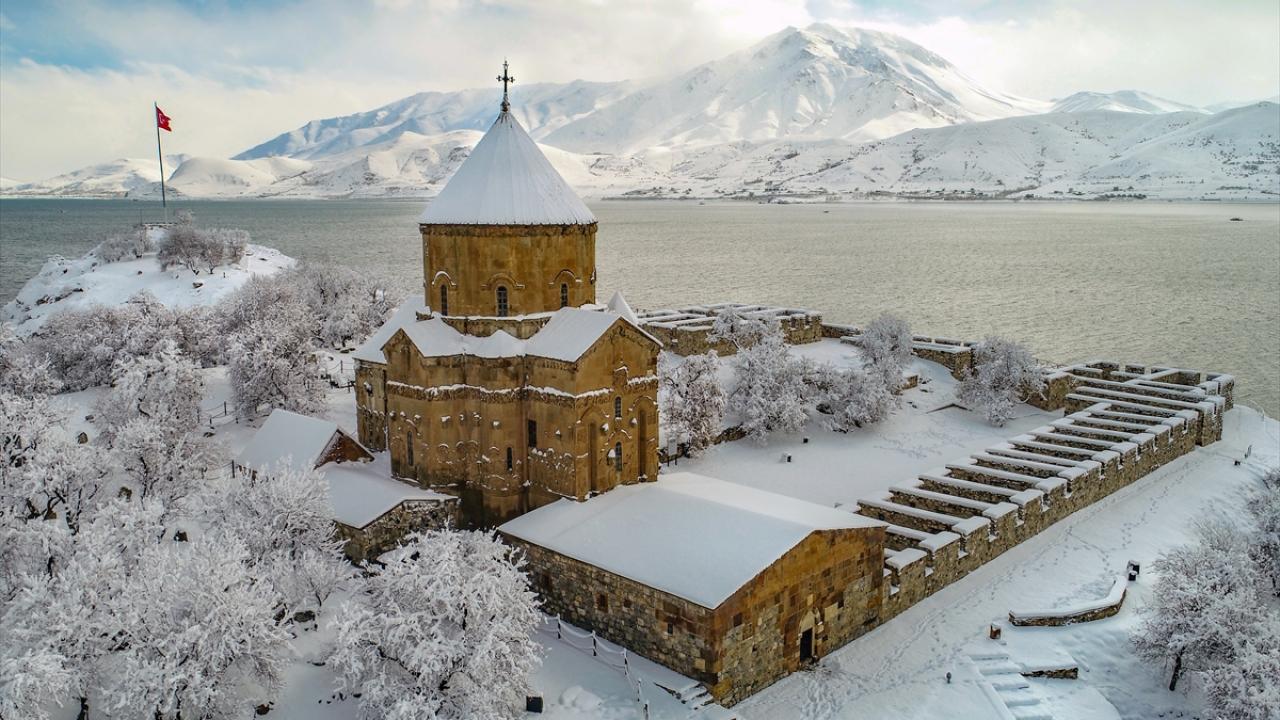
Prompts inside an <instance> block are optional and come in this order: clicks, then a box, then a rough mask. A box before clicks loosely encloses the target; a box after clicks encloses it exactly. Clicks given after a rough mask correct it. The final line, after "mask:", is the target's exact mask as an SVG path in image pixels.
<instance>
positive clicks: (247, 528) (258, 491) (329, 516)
mask: <svg viewBox="0 0 1280 720" xmlns="http://www.w3.org/2000/svg"><path fill="white" fill-rule="evenodd" d="M324 483H325V481H324V478H323V477H322V476H321V475H320V473H319V472H317V471H315V470H305V471H304V470H292V469H282V470H279V471H271V470H270V469H268V472H259V473H245V472H240V473H236V475H235V477H230V478H226V477H224V478H221V479H218V480H215V481H213V482H211V483H210V484H209V486H208V489H207V491H206V492H205V493H204V494H203V495H202V498H201V500H202V501H201V503H200V505H201V506H202V507H203V508H205V510H206V512H208V515H207V516H206V517H205V518H204V521H205V524H206V525H208V526H209V528H210V531H209V532H211V533H213V534H215V535H226V536H230V537H235V538H238V539H239V540H240V541H241V542H243V543H244V546H245V549H246V552H247V555H246V562H247V563H248V565H249V566H250V568H251V569H252V570H253V572H254V573H255V575H257V576H258V577H260V578H263V579H266V580H267V581H268V582H270V583H272V584H274V585H275V586H276V589H277V591H278V592H279V595H280V597H281V600H282V602H283V603H284V609H285V610H286V612H287V613H288V614H289V615H290V616H292V615H293V614H295V613H297V612H301V611H306V610H311V611H318V610H319V609H320V605H321V604H322V603H324V601H325V600H326V599H328V597H329V595H330V594H331V593H332V592H333V591H334V590H336V589H337V588H338V586H339V584H341V583H343V582H345V581H346V580H348V579H349V578H350V577H351V576H352V567H351V564H350V563H348V562H347V561H346V559H345V557H344V556H343V554H342V543H341V542H340V541H338V540H337V539H336V536H335V534H334V532H335V531H334V525H333V509H332V507H331V506H330V505H329V491H328V488H327V487H325V484H324Z"/></svg>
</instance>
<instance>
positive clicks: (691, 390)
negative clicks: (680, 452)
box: [658, 350, 725, 457]
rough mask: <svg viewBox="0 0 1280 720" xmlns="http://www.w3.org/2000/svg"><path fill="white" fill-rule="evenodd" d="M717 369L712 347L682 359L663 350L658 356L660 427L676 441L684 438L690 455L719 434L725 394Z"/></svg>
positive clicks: (693, 454) (696, 452) (717, 359)
mask: <svg viewBox="0 0 1280 720" xmlns="http://www.w3.org/2000/svg"><path fill="white" fill-rule="evenodd" d="M719 372H720V357H719V356H718V355H717V354H716V352H715V351H714V350H712V351H710V352H708V353H706V354H704V355H690V356H689V357H687V358H684V360H683V362H677V361H675V359H674V357H673V356H672V355H671V354H670V353H666V352H664V353H662V354H661V355H659V356H658V377H659V378H660V380H661V384H660V386H659V388H660V389H659V392H658V411H659V413H660V414H661V416H662V427H663V428H664V429H665V431H666V432H667V433H668V434H669V435H670V436H671V437H673V438H675V439H676V441H677V442H683V443H684V446H685V450H686V452H688V453H689V455H690V456H692V457H697V456H698V455H700V454H701V453H702V451H703V450H705V449H706V448H707V447H709V446H710V445H711V443H713V442H715V439H716V436H718V435H719V434H720V429H721V428H720V426H721V423H722V422H723V420H724V407H725V395H724V388H723V387H721V385H720V377H719Z"/></svg>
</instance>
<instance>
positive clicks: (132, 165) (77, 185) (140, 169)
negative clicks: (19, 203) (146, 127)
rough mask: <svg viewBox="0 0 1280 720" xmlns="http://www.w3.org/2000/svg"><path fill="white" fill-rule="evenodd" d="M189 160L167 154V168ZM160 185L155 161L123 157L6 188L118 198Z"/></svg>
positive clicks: (43, 192) (22, 192) (27, 193)
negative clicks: (146, 187)
mask: <svg viewBox="0 0 1280 720" xmlns="http://www.w3.org/2000/svg"><path fill="white" fill-rule="evenodd" d="M186 159H187V156H186V155H166V156H165V158H164V162H165V168H166V169H167V170H172V169H173V168H177V167H179V166H181V165H182V163H183V162H184V161H185V160H186ZM159 182H160V168H159V167H157V166H156V160H155V158H149V159H140V158H119V159H117V160H112V161H111V162H105V163H101V164H99V165H90V166H89V167H85V168H80V169H79V170H75V171H72V172H69V173H66V174H63V175H57V176H55V177H51V178H49V179H47V180H41V181H39V182H33V183H18V184H16V185H12V186H9V185H6V186H5V188H4V189H5V191H6V192H11V193H13V194H15V195H17V194H21V195H71V196H74V197H116V196H120V195H124V194H125V193H128V192H129V191H130V190H134V189H136V188H139V187H143V186H145V185H147V184H149V183H159Z"/></svg>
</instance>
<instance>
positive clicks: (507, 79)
mask: <svg viewBox="0 0 1280 720" xmlns="http://www.w3.org/2000/svg"><path fill="white" fill-rule="evenodd" d="M497 79H498V82H500V83H502V112H506V111H508V110H510V109H511V103H510V101H508V100H507V83H511V84H512V85H514V84H515V82H516V79H515V78H513V77H511V76H510V75H508V74H507V59H506V58H503V59H502V74H501V75H499V76H498V78H497Z"/></svg>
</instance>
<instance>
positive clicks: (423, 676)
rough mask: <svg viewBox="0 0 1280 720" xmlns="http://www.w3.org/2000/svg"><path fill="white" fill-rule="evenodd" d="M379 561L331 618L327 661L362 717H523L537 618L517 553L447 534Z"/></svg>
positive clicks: (490, 540)
mask: <svg viewBox="0 0 1280 720" xmlns="http://www.w3.org/2000/svg"><path fill="white" fill-rule="evenodd" d="M383 560H384V562H385V563H386V565H385V567H383V568H382V569H380V570H379V571H377V572H376V573H375V574H373V575H372V576H371V577H370V578H369V579H368V582H367V587H366V589H365V591H364V592H363V593H360V594H358V595H357V596H356V597H355V598H354V599H353V601H352V603H351V604H350V605H349V606H347V607H345V608H344V610H345V612H343V613H342V615H341V616H339V618H338V619H337V621H336V625H337V640H336V644H335V650H334V653H333V655H332V657H331V658H330V660H329V667H331V668H333V669H334V670H335V671H336V672H337V674H338V676H339V678H340V682H341V685H342V688H343V690H345V691H346V692H347V694H349V695H354V694H355V693H360V711H361V716H362V717H365V718H379V719H380V718H387V717H394V718H398V719H399V720H416V719H419V718H420V719H422V720H426V719H428V718H431V719H435V718H495V719H501V718H519V717H523V714H524V698H525V694H526V691H527V689H528V687H529V675H530V673H531V672H532V671H533V670H534V668H535V667H536V666H537V663H538V653H537V646H536V643H535V642H534V641H533V639H532V635H533V633H534V631H535V629H536V627H537V624H538V622H540V619H541V615H540V614H539V613H538V611H537V600H536V597H535V596H534V594H533V592H531V591H530V589H529V581H528V578H527V577H526V576H525V574H524V572H522V566H523V559H522V557H521V556H520V554H519V551H517V550H514V549H512V548H511V547H510V546H508V545H506V544H504V543H502V542H501V541H499V540H497V539H496V538H495V537H493V536H492V535H488V534H485V533H482V532H472V531H454V530H443V531H434V532H429V533H426V534H421V535H419V534H415V535H411V536H409V538H408V539H407V544H406V545H405V546H404V547H401V548H399V549H397V550H394V551H392V552H390V553H388V554H387V555H384V556H383Z"/></svg>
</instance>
